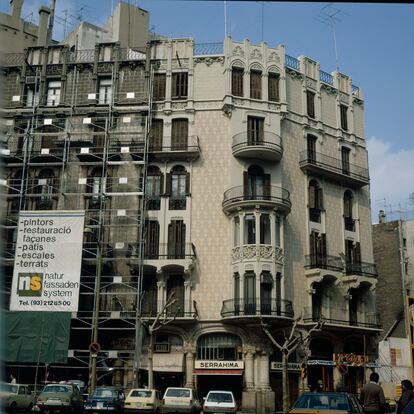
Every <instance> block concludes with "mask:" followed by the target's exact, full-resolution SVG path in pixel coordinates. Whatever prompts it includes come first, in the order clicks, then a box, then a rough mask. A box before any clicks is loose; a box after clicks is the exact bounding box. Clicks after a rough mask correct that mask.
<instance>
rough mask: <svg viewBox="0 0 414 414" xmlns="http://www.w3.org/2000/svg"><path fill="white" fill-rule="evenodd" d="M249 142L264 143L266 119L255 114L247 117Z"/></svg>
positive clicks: (249, 143) (250, 143) (253, 143)
mask: <svg viewBox="0 0 414 414" xmlns="http://www.w3.org/2000/svg"><path fill="white" fill-rule="evenodd" d="M247 143H248V145H263V143H264V119H263V118H257V117H254V116H248V117H247Z"/></svg>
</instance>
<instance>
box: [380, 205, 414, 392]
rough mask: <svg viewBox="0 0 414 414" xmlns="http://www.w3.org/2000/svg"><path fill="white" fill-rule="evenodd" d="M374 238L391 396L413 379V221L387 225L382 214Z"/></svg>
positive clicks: (382, 350) (384, 359)
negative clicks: (410, 301)
mask: <svg viewBox="0 0 414 414" xmlns="http://www.w3.org/2000/svg"><path fill="white" fill-rule="evenodd" d="M372 236H373V247H374V259H375V263H376V265H377V269H378V275H379V277H378V284H377V308H378V311H379V313H380V315H381V323H382V327H383V332H382V334H381V336H380V342H379V360H380V363H381V365H382V368H380V369H379V373H380V375H381V380H382V382H383V384H384V386H385V387H387V388H389V392H390V393H392V392H394V386H395V384H396V383H399V382H400V381H401V380H402V379H411V378H412V375H413V374H412V357H413V355H412V352H411V346H410V344H411V343H412V338H410V330H411V329H412V328H410V326H411V327H412V313H411V312H412V311H408V310H407V304H408V298H409V297H412V296H414V291H413V288H414V285H413V283H414V267H413V264H414V220H409V221H404V220H393V221H389V222H387V216H386V214H385V213H384V212H383V211H380V214H379V223H378V224H375V225H373V233H372ZM410 313H411V316H410ZM409 328H410V329H409Z"/></svg>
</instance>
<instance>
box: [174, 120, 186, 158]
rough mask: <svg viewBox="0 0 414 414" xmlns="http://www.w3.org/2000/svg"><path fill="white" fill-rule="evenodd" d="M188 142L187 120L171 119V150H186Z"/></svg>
mask: <svg viewBox="0 0 414 414" xmlns="http://www.w3.org/2000/svg"><path fill="white" fill-rule="evenodd" d="M187 142H188V119H173V121H172V130H171V149H172V150H173V151H174V150H176V151H177V150H186V149H187Z"/></svg>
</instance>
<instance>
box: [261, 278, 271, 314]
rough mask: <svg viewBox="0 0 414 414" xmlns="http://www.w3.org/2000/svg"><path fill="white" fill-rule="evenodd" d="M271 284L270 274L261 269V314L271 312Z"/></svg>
mask: <svg viewBox="0 0 414 414" xmlns="http://www.w3.org/2000/svg"><path fill="white" fill-rule="evenodd" d="M272 285H273V277H272V275H271V274H270V272H268V271H263V272H262V274H261V275H260V313H261V314H262V315H270V314H271V313H272Z"/></svg>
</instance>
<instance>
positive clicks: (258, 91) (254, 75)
mask: <svg viewBox="0 0 414 414" xmlns="http://www.w3.org/2000/svg"><path fill="white" fill-rule="evenodd" d="M250 98H252V99H262V72H261V71H259V70H251V71H250Z"/></svg>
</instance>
